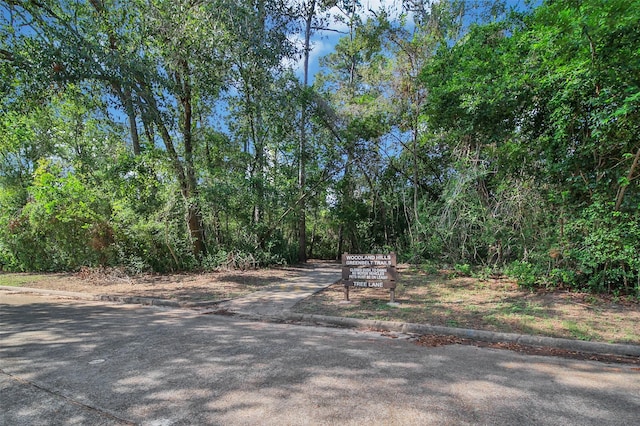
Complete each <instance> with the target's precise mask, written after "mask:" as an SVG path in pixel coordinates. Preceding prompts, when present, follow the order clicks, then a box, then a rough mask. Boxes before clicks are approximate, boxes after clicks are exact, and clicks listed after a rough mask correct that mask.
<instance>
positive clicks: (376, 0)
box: [293, 0, 542, 83]
mask: <svg viewBox="0 0 640 426" xmlns="http://www.w3.org/2000/svg"><path fill="white" fill-rule="evenodd" d="M433 1H434V2H435V1H438V0H433ZM526 3H527V2H526V0H507V7H508V8H510V7H515V8H517V9H524V8H526V7H527V6H526ZM532 3H533V4H534V5H536V6H537V5H539V4H541V3H542V0H534V1H533V2H532ZM362 5H363V12H362V13H361V14H360V17H361V19H362V20H363V21H365V20H366V19H367V18H368V17H370V16H371V15H372V14H371V12H370V11H378V10H380V8H381V7H384V8H385V9H386V10H387V12H388V13H389V16H390V17H392V18H394V17H395V18H398V17H399V16H400V14H401V13H402V12H403V9H402V0H362ZM328 14H329V15H330V16H331V17H334V16H336V15H341V13H340V10H339V9H338V8H336V7H334V8H332V9H330V10H329V11H328ZM332 21H334V22H333V23H332V24H331V28H332V30H333V31H323V32H318V33H316V34H315V35H314V37H313V38H312V43H313V44H312V50H311V54H310V57H309V71H310V74H311V81H310V83H313V77H314V76H315V74H316V73H317V72H318V71H319V70H320V64H319V62H320V58H322V57H323V56H325V55H327V54H329V53H331V52H332V51H333V49H334V48H335V46H336V44H337V42H338V40H339V39H340V37H343V36H344V34H340V33H337V32H336V31H342V32H347V31H348V27H347V26H346V24H344V23H340V22H335V20H333V19H332ZM409 21H410V19H409ZM295 41H296V42H297V43H298V44H299V45H300V46H302V35H300V34H299V35H297V36H296V37H295ZM293 65H294V69H295V71H296V74H297V75H298V76H299V77H300V79H302V72H303V70H302V60H300V61H299V62H298V63H296V64H293Z"/></svg>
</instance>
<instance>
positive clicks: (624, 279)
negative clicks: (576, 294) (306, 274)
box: [0, 0, 640, 295]
mask: <svg viewBox="0 0 640 426" xmlns="http://www.w3.org/2000/svg"><path fill="white" fill-rule="evenodd" d="M0 10H1V11H2V18H1V19H2V21H1V24H0V76H1V77H0V92H1V96H0V112H1V114H0V268H1V269H2V270H12V271H35V270H38V271H58V270H74V269H77V268H79V267H81V266H121V267H125V268H127V269H128V270H130V271H132V272H141V271H158V272H166V271H178V270H203V269H204V270H207V269H213V268H216V267H218V266H220V265H227V266H242V265H246V264H253V263H256V264H263V265H268V264H278V263H284V262H297V261H300V260H302V261H304V260H305V259H306V258H310V257H314V258H336V257H337V256H338V255H339V254H340V253H342V252H388V251H395V252H397V253H398V256H399V260H401V261H405V262H412V263H419V264H427V265H432V266H438V267H439V266H448V267H452V268H457V269H458V270H460V271H471V270H473V271H476V272H475V273H478V274H481V275H482V274H486V275H490V274H492V273H495V272H503V273H506V274H508V275H510V276H513V277H515V278H517V279H518V280H519V282H520V284H521V285H524V286H529V287H535V286H551V287H557V286H564V287H567V288H576V289H588V290H590V291H595V292H609V293H614V294H622V293H626V294H638V295H640V213H639V210H640V209H639V207H640V191H639V187H638V176H640V31H639V30H638V28H640V2H638V1H628V0H571V1H553V0H547V1H544V2H532V3H528V2H519V3H516V4H514V2H501V1H498V0H496V1H488V0H483V1H464V0H440V1H438V2H430V1H427V0H405V1H403V2H400V1H397V2H394V3H389V4H387V3H383V5H382V6H381V7H380V8H378V9H375V10H373V9H372V8H371V7H370V5H369V4H366V2H364V1H357V0H356V1H354V0H295V1H294V0H239V1H233V2H232V1H228V0H211V1H198V0H170V1H168V0H127V1H120V0H87V1H84V0H73V1H71V0H57V1H56V0H38V1H34V0H4V1H0ZM336 35H339V37H336ZM322 37H324V38H322ZM334 39H336V40H337V41H336V43H335V46H333V48H332V50H331V51H330V52H329V53H327V54H324V55H323V56H322V58H321V59H320V63H319V64H320V68H319V69H318V70H317V72H316V69H315V68H314V64H313V63H312V57H313V53H314V48H315V47H314V41H316V45H317V44H318V41H319V40H320V41H322V40H325V42H326V41H327V40H334Z"/></svg>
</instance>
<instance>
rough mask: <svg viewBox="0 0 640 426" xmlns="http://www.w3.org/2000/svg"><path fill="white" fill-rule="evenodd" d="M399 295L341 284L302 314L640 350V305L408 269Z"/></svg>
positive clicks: (307, 305)
mask: <svg viewBox="0 0 640 426" xmlns="http://www.w3.org/2000/svg"><path fill="white" fill-rule="evenodd" d="M400 272H401V281H400V283H399V286H398V288H397V289H396V302H398V303H399V306H397V307H395V306H389V305H388V304H387V303H388V302H389V291H388V290H378V289H357V290H353V289H352V290H351V291H350V300H351V303H349V304H345V303H344V290H343V287H342V286H341V285H339V284H336V285H333V286H331V287H329V288H327V289H326V290H324V291H323V292H321V293H318V294H316V295H315V296H313V297H311V298H309V299H307V300H305V301H303V302H301V303H299V304H298V305H296V307H295V310H296V311H297V312H304V313H315V314H321V315H333V316H343V317H354V318H368V319H378V320H390V321H405V322H412V323H427V324H432V325H443V326H450V327H461V328H473V329H481V330H490V331H499V332H508V333H526V334H534V335H544V336H551V337H564V338H571V339H579V340H591V341H602V342H611V343H613V342H617V343H635V344H640V327H638V324H640V305H639V304H638V303H637V301H635V302H634V301H632V300H625V299H615V298H606V297H600V296H594V295H590V294H583V293H570V292H566V291H555V292H549V291H541V292H529V291H526V290H523V289H520V288H519V287H518V286H517V285H516V283H515V282H513V281H511V280H508V279H504V278H491V279H486V280H481V279H477V278H469V277H451V275H450V273H447V272H444V271H443V272H440V273H437V274H427V273H423V272H420V271H416V270H409V269H408V268H406V267H405V268H404V270H401V271H400Z"/></svg>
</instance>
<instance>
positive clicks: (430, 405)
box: [0, 292, 640, 426]
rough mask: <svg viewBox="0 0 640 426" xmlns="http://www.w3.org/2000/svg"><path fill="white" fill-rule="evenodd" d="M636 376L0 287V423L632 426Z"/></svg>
mask: <svg viewBox="0 0 640 426" xmlns="http://www.w3.org/2000/svg"><path fill="white" fill-rule="evenodd" d="M637 370H638V369H637V368H634V367H633V366H629V365H616V364H603V363H597V362H584V361H574V360H566V359H561V358H553V357H537V356H526V355H520V354H517V353H513V352H509V351H502V350H497V349H483V348H477V347H474V346H458V345H453V346H444V347H438V348H425V347H420V346H416V345H414V344H413V343H411V342H409V341H407V340H405V339H403V338H397V339H392V338H389V337H384V336H381V335H380V333H374V332H357V331H354V330H342V329H332V328H322V327H304V326H296V325H288V324H272V323H262V322H252V321H248V320H240V319H237V318H235V317H224V316H217V315H202V314H198V313H196V312H194V311H189V310H181V309H162V308H157V307H141V306H137V305H115V304H100V303H94V302H81V301H68V300H56V299H50V298H45V297H43V296H30V295H8V294H2V293H1V292H0V425H38V424H43V425H44V424H46V425H51V424H78V425H80V424H82V425H86V424H91V425H98V424H104V425H112V424H148V425H172V424H224V425H234V424H265V425H269V424H273V425H286V424H340V425H344V424H354V425H355V424H358V425H361V424H369V425H371V424H385V425H393V424H402V425H411V424H416V425H417V424H420V425H425V424H438V425H440V424H452V425H459V424H487V425H514V424H549V425H559V424H562V425H599V426H600V425H606V424H612V425H613V424H616V425H632V424H638V423H640V371H637Z"/></svg>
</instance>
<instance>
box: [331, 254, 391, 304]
mask: <svg viewBox="0 0 640 426" xmlns="http://www.w3.org/2000/svg"><path fill="white" fill-rule="evenodd" d="M342 280H343V283H344V288H345V299H346V300H349V287H357V288H388V289H390V291H391V302H393V301H394V293H395V288H396V281H397V280H398V272H397V271H396V254H395V253H389V254H349V253H344V254H343V255H342Z"/></svg>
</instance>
